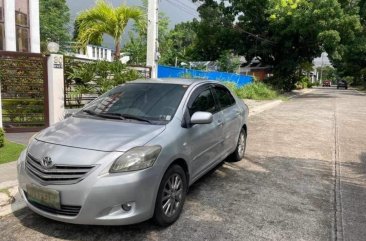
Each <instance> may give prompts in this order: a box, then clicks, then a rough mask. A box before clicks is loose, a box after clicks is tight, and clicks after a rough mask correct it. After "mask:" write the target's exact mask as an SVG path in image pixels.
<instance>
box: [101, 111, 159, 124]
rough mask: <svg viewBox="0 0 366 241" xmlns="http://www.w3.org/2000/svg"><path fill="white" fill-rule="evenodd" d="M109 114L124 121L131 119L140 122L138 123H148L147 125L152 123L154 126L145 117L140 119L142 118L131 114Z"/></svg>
mask: <svg viewBox="0 0 366 241" xmlns="http://www.w3.org/2000/svg"><path fill="white" fill-rule="evenodd" d="M108 114H111V115H116V116H119V117H121V118H123V119H130V120H138V121H144V122H147V123H150V124H152V122H151V121H150V120H148V119H146V118H144V117H140V116H135V115H130V114H120V113H108Z"/></svg>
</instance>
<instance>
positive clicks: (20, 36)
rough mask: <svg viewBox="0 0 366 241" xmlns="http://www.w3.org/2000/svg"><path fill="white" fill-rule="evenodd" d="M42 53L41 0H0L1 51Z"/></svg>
mask: <svg viewBox="0 0 366 241" xmlns="http://www.w3.org/2000/svg"><path fill="white" fill-rule="evenodd" d="M1 50H3V51H18V52H32V53H40V51H41V49H40V30H39V0H0V51H1Z"/></svg>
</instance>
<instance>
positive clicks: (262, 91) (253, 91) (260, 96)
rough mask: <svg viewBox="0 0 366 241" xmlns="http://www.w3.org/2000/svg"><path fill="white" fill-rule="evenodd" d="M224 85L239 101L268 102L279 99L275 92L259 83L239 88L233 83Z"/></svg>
mask: <svg viewBox="0 0 366 241" xmlns="http://www.w3.org/2000/svg"><path fill="white" fill-rule="evenodd" d="M225 85H226V86H227V87H228V88H229V89H231V90H232V91H233V92H235V93H236V95H237V96H238V97H239V98H241V99H253V100H270V99H276V98H278V97H279V96H278V93H277V91H275V90H273V89H272V88H271V87H269V86H268V85H266V84H264V83H261V82H254V83H252V84H248V85H245V86H243V87H240V88H239V87H238V86H237V85H236V84H235V83H233V82H226V83H225Z"/></svg>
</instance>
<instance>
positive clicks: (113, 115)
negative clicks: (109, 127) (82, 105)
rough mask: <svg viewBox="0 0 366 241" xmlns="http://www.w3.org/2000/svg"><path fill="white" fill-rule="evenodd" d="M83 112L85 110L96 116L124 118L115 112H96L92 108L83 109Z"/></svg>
mask: <svg viewBox="0 0 366 241" xmlns="http://www.w3.org/2000/svg"><path fill="white" fill-rule="evenodd" d="M83 112H85V113H87V114H89V115H94V116H98V117H102V118H110V119H119V120H124V119H125V118H124V117H122V116H120V115H118V114H117V113H97V112H95V111H92V110H83Z"/></svg>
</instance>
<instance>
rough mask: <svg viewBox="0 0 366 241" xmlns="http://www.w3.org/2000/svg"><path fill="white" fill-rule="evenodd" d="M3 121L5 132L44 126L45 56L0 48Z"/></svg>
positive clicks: (45, 106)
mask: <svg viewBox="0 0 366 241" xmlns="http://www.w3.org/2000/svg"><path fill="white" fill-rule="evenodd" d="M0 82H1V97H2V101H1V102H2V108H3V125H4V128H5V130H6V131H7V132H21V131H38V130H40V129H43V128H45V127H46V126H48V92H47V88H48V87H47V58H46V57H44V56H42V55H41V54H34V53H17V52H5V51H0Z"/></svg>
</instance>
